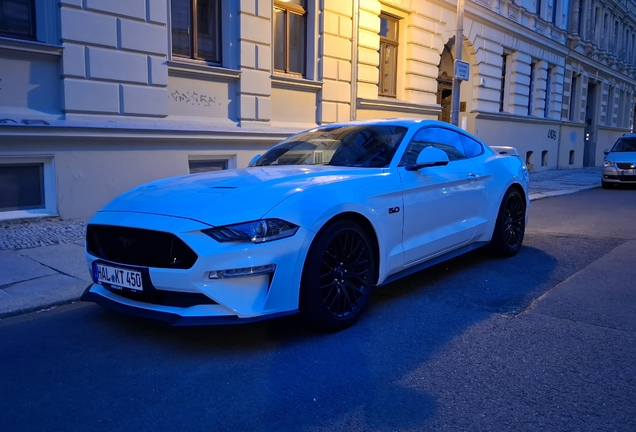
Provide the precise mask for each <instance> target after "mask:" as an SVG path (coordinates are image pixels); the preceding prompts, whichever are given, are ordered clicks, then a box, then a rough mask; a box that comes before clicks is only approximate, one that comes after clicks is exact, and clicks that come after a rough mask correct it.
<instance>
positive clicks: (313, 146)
mask: <svg viewBox="0 0 636 432" xmlns="http://www.w3.org/2000/svg"><path fill="white" fill-rule="evenodd" d="M406 130H407V129H406V128H405V127H402V126H387V125H379V126H378V125H375V126H334V127H327V128H320V129H313V130H311V131H308V132H302V133H300V134H298V135H294V136H292V137H290V138H288V139H287V140H285V141H283V142H281V143H280V144H278V145H276V146H274V147H272V148H271V149H270V150H269V151H267V153H265V154H264V155H263V156H261V158H260V159H258V160H257V161H256V162H255V163H254V164H253V166H265V165H335V166H355V167H374V168H382V167H386V166H388V165H389V162H391V159H392V158H393V155H394V154H395V151H396V150H397V148H398V146H399V145H400V142H401V141H402V138H403V137H404V135H405V134H406Z"/></svg>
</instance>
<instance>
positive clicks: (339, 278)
mask: <svg viewBox="0 0 636 432" xmlns="http://www.w3.org/2000/svg"><path fill="white" fill-rule="evenodd" d="M376 274H377V264H376V260H375V254H374V251H373V248H372V245H371V242H370V240H369V238H368V236H367V234H366V233H365V232H364V230H363V229H362V228H360V226H358V225H357V224H355V223H353V222H351V221H344V220H343V221H337V222H335V223H333V224H331V225H329V226H328V227H327V228H325V229H324V230H323V231H321V232H320V233H319V234H318V235H317V236H316V239H315V240H314V243H313V244H312V246H311V248H310V250H309V253H308V254H307V260H306V262H305V267H304V268H303V276H302V281H301V288H300V305H299V306H300V312H301V314H302V316H303V318H304V319H305V320H306V321H307V322H308V323H309V324H310V325H312V326H314V327H317V328H319V329H321V330H326V331H337V330H342V329H344V328H347V327H349V326H350V325H352V324H353V323H355V322H356V321H357V320H358V318H359V317H360V314H361V313H362V311H363V310H364V308H365V307H366V305H367V303H368V301H369V296H370V294H371V288H372V286H373V285H374V283H375V280H376V278H377V276H376Z"/></svg>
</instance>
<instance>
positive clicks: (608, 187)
mask: <svg viewBox="0 0 636 432" xmlns="http://www.w3.org/2000/svg"><path fill="white" fill-rule="evenodd" d="M601 186H602V187H603V189H611V188H612V186H613V185H612V184H611V183H610V182H606V181H603V180H601Z"/></svg>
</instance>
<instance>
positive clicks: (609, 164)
mask: <svg viewBox="0 0 636 432" xmlns="http://www.w3.org/2000/svg"><path fill="white" fill-rule="evenodd" d="M603 166H604V167H611V168H614V162H612V161H608V160H603Z"/></svg>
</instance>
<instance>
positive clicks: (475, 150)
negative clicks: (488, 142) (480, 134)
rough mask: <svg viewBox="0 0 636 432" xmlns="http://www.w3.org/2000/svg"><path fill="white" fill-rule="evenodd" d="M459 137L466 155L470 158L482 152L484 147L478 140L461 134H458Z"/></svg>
mask: <svg viewBox="0 0 636 432" xmlns="http://www.w3.org/2000/svg"><path fill="white" fill-rule="evenodd" d="M459 138H460V140H461V141H462V144H464V153H466V157H469V158H471V157H475V156H479V155H480V154H482V153H483V151H484V148H483V147H482V146H481V144H480V143H479V142H478V141H475V140H474V139H472V138H469V137H467V136H466V135H462V134H459Z"/></svg>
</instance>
